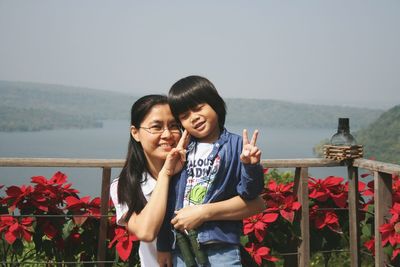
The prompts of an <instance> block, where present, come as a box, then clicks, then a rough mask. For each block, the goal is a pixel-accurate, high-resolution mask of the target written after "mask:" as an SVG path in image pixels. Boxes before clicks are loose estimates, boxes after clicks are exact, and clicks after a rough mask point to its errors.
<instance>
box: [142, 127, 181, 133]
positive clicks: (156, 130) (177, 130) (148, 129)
mask: <svg viewBox="0 0 400 267" xmlns="http://www.w3.org/2000/svg"><path fill="white" fill-rule="evenodd" d="M139 128H141V129H143V130H145V131H146V132H148V133H151V134H162V133H163V132H164V131H165V130H168V131H170V133H173V134H180V133H181V132H182V131H181V127H180V126H179V125H171V126H168V127H161V126H151V127H139Z"/></svg>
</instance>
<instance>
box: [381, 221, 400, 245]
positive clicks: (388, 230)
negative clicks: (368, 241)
mask: <svg viewBox="0 0 400 267" xmlns="http://www.w3.org/2000/svg"><path fill="white" fill-rule="evenodd" d="M379 232H381V234H382V245H383V246H386V244H387V243H388V242H389V243H390V245H392V246H395V245H396V244H399V243H400V222H398V223H395V224H392V223H385V224H382V225H381V226H380V227H379Z"/></svg>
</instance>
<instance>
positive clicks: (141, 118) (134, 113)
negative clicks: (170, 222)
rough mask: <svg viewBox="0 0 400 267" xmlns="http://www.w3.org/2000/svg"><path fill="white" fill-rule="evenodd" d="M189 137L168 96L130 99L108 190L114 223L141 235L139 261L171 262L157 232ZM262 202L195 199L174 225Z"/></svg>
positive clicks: (239, 212)
mask: <svg viewBox="0 0 400 267" xmlns="http://www.w3.org/2000/svg"><path fill="white" fill-rule="evenodd" d="M187 142H188V136H187V133H186V132H184V133H183V134H181V132H180V125H179V124H178V123H177V122H176V121H175V119H174V117H173V115H172V113H171V110H170V108H169V105H168V100H167V97H166V96H162V95H147V96H144V97H142V98H140V99H138V100H137V101H136V102H135V103H134V104H133V106H132V109H131V129H130V141H129V145H128V153H127V156H126V161H125V165H124V167H123V169H122V171H121V173H120V175H119V178H118V179H115V180H114V181H113V183H112V184H111V188H110V194H111V198H112V200H113V202H114V205H115V208H116V216H117V223H118V224H120V225H125V226H126V227H127V229H128V230H129V231H130V232H132V233H134V234H135V235H136V236H137V237H138V239H139V240H141V244H140V247H139V257H140V261H141V266H142V267H146V266H157V265H158V264H159V262H160V265H162V266H165V265H166V266H172V263H171V259H170V257H169V256H167V255H163V257H161V259H160V261H158V260H157V251H156V242H155V238H156V237H157V234H158V231H159V229H160V227H161V224H162V221H163V219H164V215H165V210H166V203H167V197H168V186H169V182H170V178H171V176H172V175H173V174H175V173H177V172H179V171H180V169H181V168H182V166H183V163H184V159H185V150H184V148H185V147H186V144H187ZM263 208H264V204H263V202H262V200H261V199H260V198H259V199H256V200H253V201H243V200H242V199H241V198H240V197H234V198H232V199H229V200H226V201H222V202H217V203H212V204H205V205H199V207H197V208H196V212H194V211H193V210H188V209H187V210H183V211H182V213H181V214H178V215H179V216H177V219H175V221H174V224H175V225H176V226H177V227H178V228H180V227H185V228H188V229H190V228H195V227H197V226H198V225H199V224H201V223H203V222H204V221H205V220H215V218H217V216H218V214H219V213H220V211H222V210H223V211H224V212H225V214H226V215H230V216H231V217H232V219H237V218H238V217H240V218H244V217H248V216H250V215H252V214H255V213H257V212H260V211H261V210H262V209H263ZM227 217H228V216H227ZM199 218H201V219H199ZM227 219H229V218H227Z"/></svg>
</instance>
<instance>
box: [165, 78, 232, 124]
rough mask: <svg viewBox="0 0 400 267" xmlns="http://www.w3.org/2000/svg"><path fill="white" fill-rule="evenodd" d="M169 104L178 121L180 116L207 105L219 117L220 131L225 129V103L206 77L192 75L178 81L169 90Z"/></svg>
mask: <svg viewBox="0 0 400 267" xmlns="http://www.w3.org/2000/svg"><path fill="white" fill-rule="evenodd" d="M168 102H169V105H170V107H171V111H172V114H173V115H174V117H175V119H176V120H177V121H179V115H180V114H182V113H184V112H186V111H188V110H190V109H193V108H194V107H196V106H197V105H199V104H203V103H207V104H208V105H210V106H211V107H212V109H214V111H215V113H217V115H218V125H219V129H220V130H221V131H222V130H223V129H224V125H225V117H226V105H225V102H224V100H223V99H222V98H221V96H220V95H219V94H218V92H217V89H215V86H214V85H213V84H212V83H211V82H210V81H209V80H208V79H206V78H204V77H201V76H195V75H192V76H188V77H185V78H182V79H180V80H179V81H177V82H176V83H175V84H174V85H172V87H171V89H170V90H169V93H168Z"/></svg>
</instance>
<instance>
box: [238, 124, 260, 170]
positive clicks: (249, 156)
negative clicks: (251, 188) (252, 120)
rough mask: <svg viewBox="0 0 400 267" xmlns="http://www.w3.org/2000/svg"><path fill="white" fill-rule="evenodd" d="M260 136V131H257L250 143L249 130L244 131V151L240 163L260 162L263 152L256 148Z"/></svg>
mask: <svg viewBox="0 0 400 267" xmlns="http://www.w3.org/2000/svg"><path fill="white" fill-rule="evenodd" d="M257 136H258V130H255V131H254V133H253V137H252V138H251V141H250V143H249V138H248V136H247V130H246V129H244V130H243V150H242V154H240V161H241V162H242V163H244V164H256V163H259V162H260V158H261V150H260V149H259V148H258V147H256V141H257Z"/></svg>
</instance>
